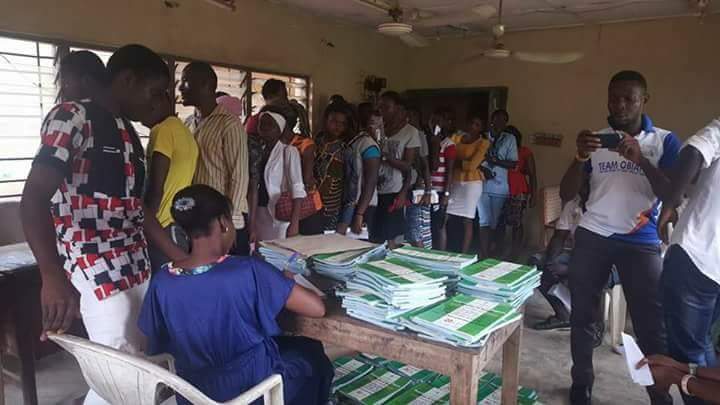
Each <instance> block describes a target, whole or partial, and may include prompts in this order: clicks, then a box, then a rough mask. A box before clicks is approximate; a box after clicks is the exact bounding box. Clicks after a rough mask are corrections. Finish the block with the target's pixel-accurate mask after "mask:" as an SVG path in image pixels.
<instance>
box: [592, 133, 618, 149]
mask: <svg viewBox="0 0 720 405" xmlns="http://www.w3.org/2000/svg"><path fill="white" fill-rule="evenodd" d="M593 136H595V137H597V138H599V139H600V145H601V147H602V148H604V149H617V147H618V146H620V141H622V136H621V135H620V134H619V133H617V132H594V133H593Z"/></svg>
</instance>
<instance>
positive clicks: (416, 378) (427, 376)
mask: <svg viewBox="0 0 720 405" xmlns="http://www.w3.org/2000/svg"><path fill="white" fill-rule="evenodd" d="M384 367H385V368H387V369H389V370H390V371H392V372H394V373H396V374H400V375H401V376H403V377H407V378H409V379H411V380H412V381H413V382H414V383H422V382H427V381H432V380H434V379H436V378H437V377H438V376H440V374H438V373H436V372H434V371H430V370H424V369H422V368H417V367H415V366H411V365H409V364H405V363H402V362H399V361H388V362H386V363H385V364H384Z"/></svg>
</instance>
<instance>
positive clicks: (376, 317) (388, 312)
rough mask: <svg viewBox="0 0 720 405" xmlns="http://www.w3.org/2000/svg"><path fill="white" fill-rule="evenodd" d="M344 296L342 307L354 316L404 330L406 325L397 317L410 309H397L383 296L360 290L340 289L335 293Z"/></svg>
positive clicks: (388, 327)
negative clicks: (384, 299)
mask: <svg viewBox="0 0 720 405" xmlns="http://www.w3.org/2000/svg"><path fill="white" fill-rule="evenodd" d="M335 294H336V295H337V296H338V297H340V298H342V307H343V308H345V312H346V313H347V314H348V315H350V316H352V317H353V318H358V319H361V320H363V321H365V322H368V323H371V324H373V325H375V326H380V327H382V328H386V329H392V330H402V329H404V328H405V327H404V326H403V325H402V324H401V323H399V322H398V321H397V320H396V318H397V317H398V316H400V315H402V314H404V313H406V312H408V310H401V309H397V308H395V307H393V306H391V305H390V304H388V303H387V302H385V301H383V299H382V298H380V297H378V296H377V295H374V294H369V293H366V292H363V291H359V290H348V289H345V290H339V291H337V292H336V293H335Z"/></svg>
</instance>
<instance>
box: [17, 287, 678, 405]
mask: <svg viewBox="0 0 720 405" xmlns="http://www.w3.org/2000/svg"><path fill="white" fill-rule="evenodd" d="M548 315H549V307H548V306H547V305H546V304H545V303H544V302H543V301H542V298H541V297H540V296H539V295H537V294H536V295H535V297H533V298H532V299H531V300H530V301H529V302H528V307H527V311H526V320H525V324H526V328H525V331H524V335H523V343H522V359H521V370H522V371H521V376H520V382H521V384H523V385H525V386H527V387H531V388H534V389H536V390H538V391H539V393H540V398H541V399H542V401H543V402H544V403H545V404H566V403H568V401H567V399H566V398H567V388H568V387H569V385H570V364H571V362H570V339H569V337H570V336H569V335H570V333H569V332H568V331H553V332H538V331H535V330H532V329H530V328H528V327H527V325H532V324H533V323H534V322H536V321H538V320H541V319H544V318H545V317H547V316H548ZM37 367H38V374H37V378H38V396H39V398H40V404H43V405H45V404H57V403H63V404H71V403H72V402H71V401H72V400H73V399H74V398H78V397H81V396H82V395H83V394H84V392H85V390H86V389H87V386H86V385H85V383H84V381H83V379H82V376H81V374H80V370H79V368H78V366H77V364H76V363H75V362H74V360H73V359H72V358H71V357H70V356H69V355H67V354H65V353H60V354H56V355H53V356H50V357H48V358H45V359H42V360H41V361H39V362H38V365H37ZM489 369H490V370H491V371H496V372H498V371H500V359H499V356H498V358H496V359H495V360H494V361H493V362H492V363H491V365H490V367H489ZM595 372H596V382H595V388H594V401H593V404H595V405H617V404H623V405H630V404H645V403H648V401H647V397H646V396H645V393H644V390H643V389H642V388H641V387H639V386H636V385H634V384H632V383H631V382H630V381H629V379H628V375H627V369H626V366H625V362H624V359H623V358H622V357H621V356H619V355H617V354H614V353H613V352H612V351H611V350H610V347H609V346H607V345H603V346H601V347H600V348H599V349H597V350H596V352H595ZM5 395H6V403H7V404H8V405H17V404H22V395H21V392H20V389H19V387H18V386H17V385H16V384H14V383H10V384H8V385H7V386H6V387H5ZM676 403H678V404H679V403H681V402H680V401H678V400H676Z"/></svg>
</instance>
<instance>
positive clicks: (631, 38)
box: [407, 15, 720, 184]
mask: <svg viewBox="0 0 720 405" xmlns="http://www.w3.org/2000/svg"><path fill="white" fill-rule="evenodd" d="M505 39H506V41H505V42H506V46H507V47H509V48H510V49H517V50H526V51H532V50H557V51H562V50H579V51H582V52H584V53H585V55H586V56H585V58H584V59H582V60H581V61H579V62H576V63H574V64H568V65H541V64H532V63H525V62H519V61H514V60H487V59H482V60H480V61H477V62H474V63H467V64H462V63H460V61H461V60H462V59H463V58H464V57H466V56H467V55H469V54H472V53H473V52H476V51H478V50H480V49H482V48H483V47H485V46H487V44H488V40H487V39H467V40H454V41H443V42H441V43H438V44H437V45H436V46H435V47H433V48H425V49H422V50H419V51H417V52H414V53H413V54H412V56H411V59H410V63H409V64H410V65H411V66H414V69H413V70H412V71H410V72H409V76H408V78H407V80H408V87H409V88H415V89H416V88H443V87H445V88H452V87H473V86H478V87H479V86H507V87H508V88H509V99H508V110H509V111H510V114H511V117H512V122H513V123H514V124H515V125H517V126H518V127H519V128H520V130H521V131H522V132H523V133H524V134H525V135H526V136H525V137H526V138H529V136H528V135H530V134H532V133H534V132H538V131H540V132H553V133H560V134H563V135H565V140H564V141H563V145H562V148H561V149H560V148H553V147H545V146H535V145H530V146H531V148H532V149H533V151H534V152H535V155H536V160H537V166H538V171H539V176H540V178H539V182H540V183H541V184H557V183H559V181H560V178H561V176H562V174H563V173H564V171H565V169H566V167H567V164H568V163H569V161H570V159H571V158H572V156H573V154H574V139H575V135H576V134H577V132H578V131H579V130H581V129H584V128H589V129H594V128H600V127H602V126H603V125H607V124H606V121H605V117H606V116H607V108H606V100H607V96H606V95H607V92H606V89H607V84H608V80H609V79H610V77H611V76H612V75H613V73H615V72H617V71H619V70H622V69H634V70H639V71H640V72H642V73H643V74H644V75H645V76H646V78H647V80H648V84H649V89H650V93H651V100H650V104H649V106H648V112H649V114H650V115H651V117H652V118H653V119H654V120H655V123H656V125H657V126H660V127H663V128H667V129H670V130H673V131H676V133H677V134H678V135H679V136H681V137H683V138H685V137H687V136H689V135H691V134H692V133H693V131H695V130H697V129H698V128H700V127H701V126H703V125H704V124H705V123H707V122H708V121H709V120H710V119H711V118H713V117H716V116H718V115H720V96H718V94H719V93H718V92H719V91H720V51H719V50H720V43H719V42H718V41H719V40H720V16H717V15H716V16H713V17H711V18H708V19H707V20H706V22H705V23H704V24H698V20H697V19H695V18H676V19H667V20H658V21H649V22H640V23H628V24H612V25H604V26H591V27H586V28H574V29H557V30H547V31H528V32H521V33H516V34H509V35H507V37H506V38H505ZM420 62H422V63H420ZM528 140H529V139H528Z"/></svg>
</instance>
